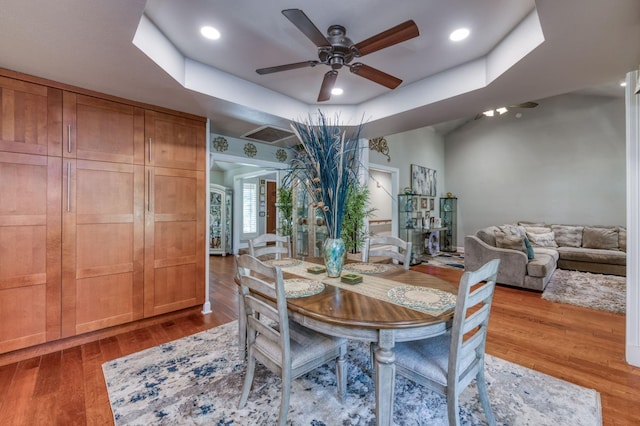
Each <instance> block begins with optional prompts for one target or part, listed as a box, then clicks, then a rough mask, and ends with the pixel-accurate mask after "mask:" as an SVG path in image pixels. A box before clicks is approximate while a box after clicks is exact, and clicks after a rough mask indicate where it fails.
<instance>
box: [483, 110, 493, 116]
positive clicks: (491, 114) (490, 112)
mask: <svg viewBox="0 0 640 426" xmlns="http://www.w3.org/2000/svg"><path fill="white" fill-rule="evenodd" d="M483 114H484V115H485V116H487V117H493V110H492V109H490V110H489V111H485V112H483Z"/></svg>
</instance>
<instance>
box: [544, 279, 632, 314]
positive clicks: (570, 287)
mask: <svg viewBox="0 0 640 426" xmlns="http://www.w3.org/2000/svg"><path fill="white" fill-rule="evenodd" d="M542 298H543V299H546V300H550V301H552V302H559V303H567V304H570V305H577V306H584V307H585V308H592V309H599V310H601V311H608V312H613V313H617V314H624V313H625V311H626V298H627V279H626V278H625V277H618V276H616V275H602V274H591V273H589V272H578V271H567V270H564V269H556V271H555V272H554V273H553V275H552V276H551V280H549V284H547V287H546V288H545V289H544V292H543V293H542Z"/></svg>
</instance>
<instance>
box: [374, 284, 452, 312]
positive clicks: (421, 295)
mask: <svg viewBox="0 0 640 426" xmlns="http://www.w3.org/2000/svg"><path fill="white" fill-rule="evenodd" d="M387 295H388V296H389V299H391V300H392V301H394V302H395V303H397V304H399V305H403V306H407V307H409V308H413V309H418V310H421V311H442V310H447V309H451V308H453V307H455V306H456V296H455V294H451V293H448V292H446V291H442V290H438V289H436V288H429V287H417V286H401V287H394V288H392V289H391V290H389V292H388V293H387Z"/></svg>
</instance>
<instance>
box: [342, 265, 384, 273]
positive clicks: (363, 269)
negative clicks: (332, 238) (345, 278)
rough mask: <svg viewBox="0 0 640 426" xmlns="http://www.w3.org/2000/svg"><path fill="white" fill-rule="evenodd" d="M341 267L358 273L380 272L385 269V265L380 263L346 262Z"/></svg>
mask: <svg viewBox="0 0 640 426" xmlns="http://www.w3.org/2000/svg"><path fill="white" fill-rule="evenodd" d="M342 269H343V270H345V271H349V272H357V273H359V274H382V273H383V272H386V271H387V267H386V266H384V265H382V264H380V263H347V264H345V265H344V266H343V267H342Z"/></svg>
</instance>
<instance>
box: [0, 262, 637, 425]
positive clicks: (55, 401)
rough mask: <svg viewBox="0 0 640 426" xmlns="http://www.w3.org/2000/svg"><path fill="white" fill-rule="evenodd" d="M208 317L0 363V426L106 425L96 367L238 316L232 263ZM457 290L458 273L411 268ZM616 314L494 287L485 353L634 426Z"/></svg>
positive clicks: (633, 393) (631, 386)
mask: <svg viewBox="0 0 640 426" xmlns="http://www.w3.org/2000/svg"><path fill="white" fill-rule="evenodd" d="M210 264H211V274H210V278H211V299H212V310H213V312H214V313H213V314H209V315H202V314H201V313H200V309H199V308H197V309H190V310H186V311H182V312H179V313H175V314H170V315H166V316H163V317H160V318H155V319H152V320H146V321H142V322H139V323H135V324H132V325H127V326H122V327H116V328H113V329H109V330H106V331H101V332H98V333H92V334H90V335H86V336H82V337H78V338H73V339H67V340H65V341H62V342H57V343H52V344H47V345H43V346H40V347H36V348H30V349H27V350H22V351H16V352H13V353H9V354H4V355H0V425H10V426H13V425H29V426H31V425H85V424H87V425H110V424H113V421H112V414H111V409H110V406H109V400H108V396H107V391H106V387H105V383H104V378H103V375H102V370H101V365H102V363H104V362H106V361H109V360H112V359H115V358H117V357H120V356H123V355H127V354H130V353H133V352H137V351H140V350H142V349H146V348H149V347H152V346H155V345H158V344H160V343H164V342H167V341H170V340H174V339H177V338H180V337H183V336H186V335H189V334H193V333H196V332H198V331H201V330H204V329H207V328H211V327H215V326H218V325H220V324H224V323H226V322H229V321H231V320H233V319H235V318H236V316H237V314H236V312H237V310H236V307H237V306H236V303H237V302H236V297H235V287H234V284H233V282H232V276H233V267H234V262H233V257H231V256H227V257H217V256H212V257H211V258H210ZM414 269H418V270H420V271H422V272H427V273H430V274H433V275H437V276H439V277H441V278H443V279H445V280H448V281H450V282H452V283H454V284H457V282H458V280H459V278H460V274H461V272H460V271H458V270H454V269H444V268H438V267H434V266H429V265H420V266H417V267H414ZM624 332H625V318H624V316H623V315H616V314H610V313H606V312H601V311H595V310H590V309H584V308H579V307H574V306H570V305H562V304H558V303H552V302H547V301H545V300H542V299H541V298H540V294H539V293H536V292H529V291H525V290H520V289H512V288H508V287H502V286H499V287H498V288H497V290H496V294H495V298H494V305H493V310H492V314H491V320H490V326H489V337H488V345H487V352H488V353H490V354H492V355H495V356H498V357H501V358H503V359H506V360H509V361H511V362H515V363H518V364H521V365H524V366H526V367H529V368H532V369H535V370H538V371H541V372H543V373H547V374H550V375H552V376H555V377H558V378H561V379H564V380H567V381H569V382H572V383H576V384H579V385H582V386H586V387H589V388H594V389H597V390H598V391H599V392H600V394H601V399H602V411H603V420H604V425H638V424H640V410H639V409H638V407H640V369H639V368H634V367H630V366H629V365H627V364H626V362H625V359H624V350H625V344H624V339H625V336H624Z"/></svg>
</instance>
